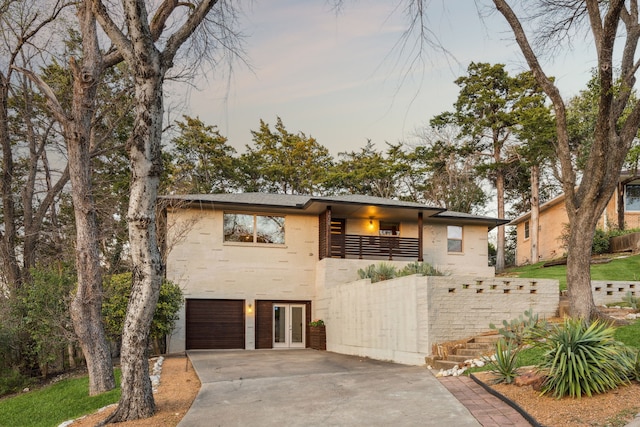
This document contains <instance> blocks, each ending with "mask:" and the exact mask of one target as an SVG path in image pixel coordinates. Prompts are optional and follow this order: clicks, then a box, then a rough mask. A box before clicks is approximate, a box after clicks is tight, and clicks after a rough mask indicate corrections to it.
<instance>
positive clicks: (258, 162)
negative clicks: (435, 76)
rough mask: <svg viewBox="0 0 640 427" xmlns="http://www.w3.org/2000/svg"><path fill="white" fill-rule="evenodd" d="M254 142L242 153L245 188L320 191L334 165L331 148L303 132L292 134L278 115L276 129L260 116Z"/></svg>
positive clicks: (308, 192)
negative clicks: (327, 173) (328, 171)
mask: <svg viewBox="0 0 640 427" xmlns="http://www.w3.org/2000/svg"><path fill="white" fill-rule="evenodd" d="M251 134H252V135H253V145H252V146H250V145H247V147H246V148H247V151H246V153H244V154H242V156H241V157H240V163H241V166H240V167H241V169H242V176H241V180H242V183H243V186H244V189H245V191H264V192H274V193H284V194H320V193H321V192H322V186H323V180H324V175H325V173H326V171H327V169H329V168H330V167H331V165H332V158H331V155H330V154H329V150H328V149H327V148H326V147H324V146H323V145H321V144H320V143H318V141H316V140H315V138H313V137H308V136H306V135H305V134H304V133H302V132H298V133H297V134H293V133H291V132H289V131H287V129H286V128H285V126H284V124H283V123H282V119H281V118H280V117H278V119H277V121H276V124H275V126H274V130H271V128H270V127H269V124H268V123H266V122H265V121H264V120H260V129H259V130H257V131H255V130H252V131H251Z"/></svg>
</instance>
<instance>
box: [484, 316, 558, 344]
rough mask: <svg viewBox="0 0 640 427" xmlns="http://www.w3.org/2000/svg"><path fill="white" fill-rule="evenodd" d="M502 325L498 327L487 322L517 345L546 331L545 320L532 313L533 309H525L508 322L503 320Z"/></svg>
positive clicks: (535, 338)
mask: <svg viewBox="0 0 640 427" xmlns="http://www.w3.org/2000/svg"><path fill="white" fill-rule="evenodd" d="M502 326H503V327H502V328H498V327H496V325H494V324H493V323H490V324H489V328H491V329H496V330H497V331H498V333H499V334H500V335H502V336H503V337H505V339H507V340H508V341H511V342H513V343H514V344H515V345H516V346H518V347H520V346H522V345H523V344H525V343H531V342H533V341H535V340H537V339H539V338H541V337H542V336H543V335H545V333H546V322H545V321H541V320H540V319H539V316H538V315H537V314H533V310H526V311H525V312H524V315H522V314H521V315H520V316H519V317H518V318H517V319H513V320H511V321H510V322H508V321H506V320H503V321H502Z"/></svg>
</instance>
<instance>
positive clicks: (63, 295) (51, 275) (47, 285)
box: [17, 267, 76, 377]
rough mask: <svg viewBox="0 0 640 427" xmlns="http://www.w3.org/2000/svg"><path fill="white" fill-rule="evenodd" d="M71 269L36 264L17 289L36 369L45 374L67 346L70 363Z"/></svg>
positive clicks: (71, 362)
mask: <svg viewBox="0 0 640 427" xmlns="http://www.w3.org/2000/svg"><path fill="white" fill-rule="evenodd" d="M73 273H74V272H73V270H70V269H68V268H64V267H60V268H58V269H52V268H36V269H33V270H32V272H31V277H30V281H29V282H28V283H26V284H25V285H24V286H23V288H22V289H21V290H20V295H21V302H20V305H19V307H17V309H18V310H19V311H20V312H21V313H22V314H23V316H24V317H23V321H24V325H25V328H26V330H27V331H28V332H29V335H30V336H31V339H32V340H33V344H34V345H33V346H32V348H31V349H32V351H33V356H34V358H35V359H36V360H37V362H38V365H39V367H40V372H41V373H42V376H43V377H46V376H47V375H48V372H49V366H50V364H51V363H53V362H56V361H57V360H58V359H59V358H60V355H61V354H62V353H64V351H65V349H67V348H70V349H71V350H70V351H69V356H70V364H71V366H73V365H74V364H75V361H74V360H73V354H74V352H73V345H74V343H75V341H76V336H75V333H74V332H73V325H72V324H71V318H70V316H69V311H70V310H69V306H70V304H71V293H72V291H73V289H74V287H75V284H76V283H75V277H74V274H73Z"/></svg>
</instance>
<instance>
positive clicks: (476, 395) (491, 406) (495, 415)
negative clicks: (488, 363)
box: [439, 376, 531, 427]
mask: <svg viewBox="0 0 640 427" xmlns="http://www.w3.org/2000/svg"><path fill="white" fill-rule="evenodd" d="M439 379H440V382H441V383H442V384H443V385H444V386H445V387H446V388H447V390H449V391H450V392H451V394H453V396H455V398H456V399H458V400H459V401H460V403H462V404H463V405H464V406H465V407H466V408H467V409H468V410H469V411H470V412H471V414H472V415H473V416H474V417H475V418H476V419H477V420H478V422H480V424H482V426H483V427H504V426H517V427H530V426H531V424H530V423H529V422H528V421H527V420H525V418H524V417H523V416H522V415H520V413H519V412H518V411H516V410H515V409H513V408H512V407H511V406H509V405H508V404H506V403H505V402H503V401H502V400H501V399H498V398H497V397H496V396H494V395H492V394H491V393H489V392H488V391H486V390H485V389H484V388H482V386H480V385H479V384H477V383H476V382H475V381H473V380H472V379H471V378H469V377H468V376H459V377H441V378H439Z"/></svg>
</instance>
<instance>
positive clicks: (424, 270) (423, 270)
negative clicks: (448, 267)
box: [398, 261, 444, 276]
mask: <svg viewBox="0 0 640 427" xmlns="http://www.w3.org/2000/svg"><path fill="white" fill-rule="evenodd" d="M412 274H421V275H423V276H444V274H443V273H441V272H440V271H438V269H437V268H435V267H434V266H432V265H431V264H429V263H426V262H419V261H416V262H412V263H410V264H407V265H406V266H405V267H404V268H403V269H402V270H400V271H399V272H398V276H411V275H412Z"/></svg>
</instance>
